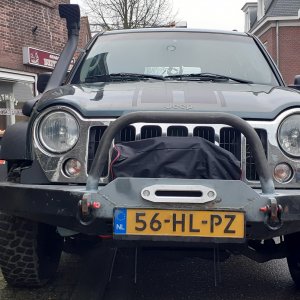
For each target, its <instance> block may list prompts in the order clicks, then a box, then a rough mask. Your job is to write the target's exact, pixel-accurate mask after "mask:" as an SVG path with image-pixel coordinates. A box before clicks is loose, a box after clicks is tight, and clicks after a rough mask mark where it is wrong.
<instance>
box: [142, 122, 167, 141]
mask: <svg viewBox="0 0 300 300" xmlns="http://www.w3.org/2000/svg"><path fill="white" fill-rule="evenodd" d="M161 135H162V129H161V127H160V126H157V125H145V126H143V127H142V128H141V139H142V140H144V139H149V138H154V137H158V136H161Z"/></svg>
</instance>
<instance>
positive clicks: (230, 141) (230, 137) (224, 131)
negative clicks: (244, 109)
mask: <svg viewBox="0 0 300 300" xmlns="http://www.w3.org/2000/svg"><path fill="white" fill-rule="evenodd" d="M220 147H222V148H224V149H225V150H227V151H229V152H231V153H232V154H233V155H234V156H235V157H236V158H237V159H238V160H239V161H240V160H241V132H240V131H239V130H238V129H235V128H232V127H224V128H221V130H220Z"/></svg>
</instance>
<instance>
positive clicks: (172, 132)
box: [167, 126, 189, 136]
mask: <svg viewBox="0 0 300 300" xmlns="http://www.w3.org/2000/svg"><path fill="white" fill-rule="evenodd" d="M188 134H189V133H188V129H187V127H185V126H170V127H168V130H167V135H168V136H188Z"/></svg>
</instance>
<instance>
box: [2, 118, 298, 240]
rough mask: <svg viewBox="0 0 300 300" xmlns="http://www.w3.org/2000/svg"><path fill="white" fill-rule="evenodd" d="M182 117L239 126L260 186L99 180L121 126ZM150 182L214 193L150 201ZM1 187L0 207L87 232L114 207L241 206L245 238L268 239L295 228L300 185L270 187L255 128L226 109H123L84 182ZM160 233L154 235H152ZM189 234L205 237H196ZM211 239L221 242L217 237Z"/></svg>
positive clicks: (107, 230) (104, 224)
mask: <svg viewBox="0 0 300 300" xmlns="http://www.w3.org/2000/svg"><path fill="white" fill-rule="evenodd" d="M187 119H188V122H189V123H196V124H227V125H229V126H232V127H236V128H239V130H240V131H241V132H242V134H243V135H244V136H245V137H246V138H247V142H248V143H249V145H250V147H251V148H252V152H253V157H254V160H255V164H256V170H257V173H258V175H259V179H260V183H261V191H258V190H254V189H252V188H250V187H249V186H247V185H246V184H245V183H244V182H242V181H229V180H208V179H207V180H203V179H162V178H156V179H151V178H117V179H115V180H113V181H111V182H110V183H109V184H107V185H106V186H99V179H100V175H101V174H102V171H103V169H104V168H105V165H106V163H107V156H108V153H109V149H110V147H111V144H112V141H113V139H114V137H115V136H116V134H117V133H118V132H120V130H122V128H124V127H125V126H127V125H130V124H132V123H138V122H144V123H145V122H148V123H158V122H161V123H184V122H186V121H187ZM152 186H160V187H166V186H167V187H168V190H171V191H172V189H173V190H176V187H178V186H180V187H182V190H184V191H188V190H193V187H195V189H199V187H202V192H203V193H202V194H205V193H206V192H207V191H210V190H213V191H214V193H215V197H212V199H206V200H207V201H201V199H200V200H199V201H198V202H197V200H195V201H194V202H193V201H192V203H191V201H189V200H191V199H188V201H184V200H183V199H181V200H180V199H178V200H179V201H175V202H174V201H173V202H172V201H171V202H169V203H166V202H164V201H159V199H158V201H151V199H147V197H148V196H147V193H146V194H145V193H142V192H143V191H145V189H146V190H149V187H152ZM172 187H173V188H172ZM186 187H188V188H186ZM203 189H204V190H203ZM0 193H1V200H0V210H3V211H7V212H9V213H11V214H13V215H17V216H20V217H24V218H28V219H31V220H35V221H39V222H45V223H48V224H52V225H55V226H60V227H64V228H67V229H71V230H73V231H76V232H81V233H86V234H91V235H103V234H111V233H112V221H113V211H114V209H115V208H140V209H142V208H143V209H145V208H152V209H174V210H210V211H218V210H221V211H222V210H223V211H224V210H225V211H242V212H244V213H245V228H246V230H245V233H246V234H245V239H247V238H248V239H269V238H272V237H275V236H280V235H286V234H289V233H293V232H298V231H300V191H298V190H293V191H288V190H282V191H278V190H277V191H275V188H274V183H273V180H272V176H271V174H270V171H269V168H268V162H267V159H266V157H265V154H264V149H263V147H262V144H261V141H260V139H259V137H258V135H257V134H256V132H255V130H254V129H253V128H252V127H251V126H250V125H249V124H248V123H247V122H246V121H244V120H242V119H241V118H239V117H237V116H234V115H230V114H226V113H196V112H189V113H183V112H134V113H129V114H126V115H124V116H122V117H120V118H118V119H117V120H116V121H114V122H113V123H112V124H111V125H110V126H109V127H108V128H107V129H106V130H105V132H104V135H103V136H102V139H101V144H100V145H99V147H98V149H97V152H96V155H95V159H94V161H93V164H92V166H91V170H90V173H89V176H88V180H87V185H86V187H78V186H66V185H64V186H62V185H61V186H59V185H49V186H46V185H45V186H38V185H31V186H30V185H24V184H16V183H0ZM202 200H203V199H202ZM165 238H166V237H159V236H155V237H153V240H160V239H162V240H163V239H165ZM167 238H168V240H170V239H171V238H170V237H167ZM180 239H183V240H187V239H185V237H182V238H178V237H174V240H175V241H177V240H180ZM188 240H192V239H188ZM194 240H197V241H200V240H205V239H203V238H199V237H196V238H194ZM209 240H210V241H211V240H212V238H209ZM214 241H215V242H222V239H214ZM230 241H231V242H232V241H234V239H231V240H230Z"/></svg>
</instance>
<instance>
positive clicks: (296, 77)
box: [289, 75, 300, 90]
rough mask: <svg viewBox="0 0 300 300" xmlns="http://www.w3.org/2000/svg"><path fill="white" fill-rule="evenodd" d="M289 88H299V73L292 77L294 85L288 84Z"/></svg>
mask: <svg viewBox="0 0 300 300" xmlns="http://www.w3.org/2000/svg"><path fill="white" fill-rule="evenodd" d="M289 87H290V88H292V89H296V90H300V75H296V76H295V79H294V85H289Z"/></svg>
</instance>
